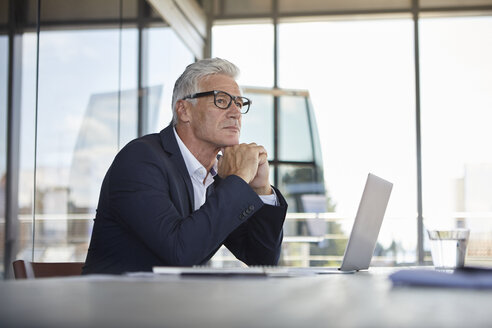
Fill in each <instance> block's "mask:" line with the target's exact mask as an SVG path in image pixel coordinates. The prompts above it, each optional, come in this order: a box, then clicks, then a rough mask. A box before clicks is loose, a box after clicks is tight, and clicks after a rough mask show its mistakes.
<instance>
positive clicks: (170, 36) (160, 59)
mask: <svg viewBox="0 0 492 328" xmlns="http://www.w3.org/2000/svg"><path fill="white" fill-rule="evenodd" d="M145 33H146V35H147V42H148V44H147V51H146V57H145V58H144V67H146V72H145V76H146V79H145V81H144V83H143V84H144V85H145V86H146V87H147V88H148V90H153V91H152V92H151V94H150V95H149V96H152V95H157V94H158V95H159V97H156V99H158V100H159V101H158V102H157V103H152V102H150V103H148V104H147V110H146V112H147V120H146V122H147V127H146V131H145V132H144V133H151V132H159V131H160V130H162V129H163V128H165V127H166V126H168V124H169V122H171V120H172V117H173V115H172V105H171V103H172V96H173V88H174V83H175V82H176V80H177V79H178V77H179V76H180V75H181V73H183V71H184V70H185V68H186V66H188V65H189V64H191V63H192V62H193V61H194V56H193V54H192V53H191V51H190V50H188V49H187V48H186V46H185V45H184V44H183V42H182V41H181V40H180V39H179V38H178V36H177V35H176V33H175V32H174V31H173V30H172V29H171V28H170V27H151V28H148V29H146V30H145Z"/></svg>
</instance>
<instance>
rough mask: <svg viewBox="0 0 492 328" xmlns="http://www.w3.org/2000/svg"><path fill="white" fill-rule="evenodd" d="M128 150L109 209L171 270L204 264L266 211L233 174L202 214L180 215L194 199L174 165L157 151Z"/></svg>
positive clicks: (112, 181)
mask: <svg viewBox="0 0 492 328" xmlns="http://www.w3.org/2000/svg"><path fill="white" fill-rule="evenodd" d="M127 147H128V148H127V149H124V150H122V151H121V152H120V153H119V154H118V156H117V158H116V159H115V161H114V162H113V165H112V168H111V172H110V173H109V176H108V177H107V178H108V179H109V186H110V188H109V197H108V198H109V209H110V211H111V212H112V213H114V214H115V215H112V217H113V220H117V221H118V222H119V223H120V224H121V225H122V226H124V227H125V228H126V230H127V232H128V233H131V234H134V236H135V238H137V239H139V240H140V241H141V243H143V244H145V245H146V246H147V248H148V249H149V250H151V251H152V252H153V253H154V254H155V255H156V256H157V257H158V258H160V259H161V261H162V262H163V264H165V265H179V266H189V265H196V264H199V263H202V262H203V261H204V260H206V259H207V258H208V257H209V256H210V254H211V253H213V252H214V251H215V250H216V249H217V248H218V247H219V246H220V245H221V244H222V243H223V241H224V240H226V238H227V237H228V236H229V234H230V233H231V232H233V231H234V230H235V229H236V228H238V227H239V226H240V225H241V224H243V223H244V222H246V221H248V219H249V218H250V217H253V216H254V215H255V214H256V213H257V212H259V211H261V209H262V207H264V206H263V202H262V201H261V199H260V198H259V197H258V196H257V195H256V193H255V192H254V191H253V190H252V189H251V188H250V187H249V185H248V184H247V183H246V182H244V181H243V180H242V179H241V178H239V177H237V176H234V175H233V176H229V177H227V178H226V179H224V180H223V181H222V182H221V184H220V186H219V187H218V188H216V190H215V192H214V193H213V195H212V196H211V197H209V198H208V199H207V201H206V203H205V204H204V205H203V206H202V207H201V208H200V209H199V210H197V211H195V212H192V213H188V214H186V213H185V214H183V213H180V211H178V208H180V207H182V204H183V203H185V202H188V201H189V198H188V196H187V191H186V187H185V184H184V183H183V177H182V176H180V175H179V174H177V170H176V169H175V167H174V166H173V165H172V163H171V161H169V159H167V158H166V157H165V156H163V155H162V154H161V153H162V151H160V152H158V151H156V150H155V149H152V148H151V147H145V146H144V147H142V146H141V145H135V144H130V145H128V146H127ZM257 233H260V231H259V230H257Z"/></svg>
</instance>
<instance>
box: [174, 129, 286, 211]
mask: <svg viewBox="0 0 492 328" xmlns="http://www.w3.org/2000/svg"><path fill="white" fill-rule="evenodd" d="M173 130H174V135H175V136H176V141H177V142H178V146H179V150H180V151H181V155H182V156H183V159H184V162H185V164H186V169H187V170H188V174H189V175H190V178H191V182H192V184H193V195H194V198H195V204H194V210H195V211H196V210H197V209H199V208H200V207H201V206H202V205H203V204H204V203H205V199H206V195H207V188H208V187H209V186H210V185H211V184H212V183H213V182H214V176H215V175H217V160H215V163H214V165H213V166H212V168H211V169H210V172H207V169H206V168H205V167H204V166H203V165H202V164H201V163H200V162H199V161H198V160H197V159H196V157H195V156H193V154H192V153H191V152H190V150H189V149H188V147H186V145H185V144H184V143H183V141H182V140H181V138H180V137H179V136H178V133H177V132H176V128H173ZM208 173H210V174H208ZM272 191H273V194H271V195H259V196H260V198H261V200H262V201H263V203H265V204H268V205H278V203H277V195H275V191H274V190H273V189H272Z"/></svg>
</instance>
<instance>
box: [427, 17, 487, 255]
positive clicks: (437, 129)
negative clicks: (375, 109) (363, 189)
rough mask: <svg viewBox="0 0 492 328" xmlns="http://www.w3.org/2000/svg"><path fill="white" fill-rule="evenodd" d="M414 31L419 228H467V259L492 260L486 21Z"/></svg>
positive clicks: (448, 21) (441, 22)
mask: <svg viewBox="0 0 492 328" xmlns="http://www.w3.org/2000/svg"><path fill="white" fill-rule="evenodd" d="M420 27H421V71H422V73H421V77H422V166H423V167H422V171H423V207H424V219H425V220H424V223H425V224H427V225H442V226H458V227H468V228H469V229H470V241H469V244H468V256H467V262H468V263H470V262H480V261H482V260H484V259H485V258H486V257H488V258H489V259H490V257H491V256H492V247H491V245H492V234H491V231H492V201H491V199H492V186H491V184H490V182H491V181H492V153H491V152H490V149H491V147H492V130H491V129H490V122H492V112H491V108H492V94H491V92H490V91H491V88H490V86H491V85H492V62H491V61H490V58H492V39H491V38H490V35H491V31H492V17H490V16H489V17H465V18H433V19H431V18H428V19H422V20H421V21H420ZM426 237H427V236H426Z"/></svg>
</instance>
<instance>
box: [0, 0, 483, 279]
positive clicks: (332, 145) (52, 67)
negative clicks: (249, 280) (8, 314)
mask: <svg viewBox="0 0 492 328" xmlns="http://www.w3.org/2000/svg"><path fill="white" fill-rule="evenodd" d="M491 36H492V1H490V0H470V1H457V0H420V1H418V0H396V1H386V0H367V1H358V0H344V1H341V0H331V1H330V0H326V1H322V0H304V1H293V0H202V1H198V0H175V1H172V0H104V1H96V0H85V1H76V0H0V275H1V276H3V277H5V278H9V277H11V263H12V261H13V260H15V259H25V260H30V261H40V262H63V261H84V260H85V256H86V254H87V246H88V242H89V239H90V234H91V229H92V224H93V218H94V216H95V211H96V206H97V200H98V196H99V189H100V186H101V182H102V179H103V177H104V174H105V172H106V170H107V168H108V167H109V165H110V164H111V162H112V160H113V158H114V156H115V154H116V153H117V152H118V150H119V149H121V148H122V147H123V146H124V145H125V144H126V143H127V142H128V141H130V140H132V139H133V138H136V137H138V136H141V135H144V134H147V133H154V132H159V131H160V130H161V129H163V128H164V127H166V126H167V125H168V124H169V122H170V120H171V117H172V114H171V96H172V88H173V86H174V82H175V80H176V79H177V77H178V76H179V74H181V73H182V71H183V70H184V68H185V67H186V66H187V65H188V64H190V63H192V62H194V61H195V60H197V59H201V58H206V57H221V58H225V59H228V60H230V61H232V62H233V63H235V64H236V65H237V66H239V68H240V69H241V75H240V77H239V80H238V83H239V84H240V85H241V87H242V89H243V93H244V94H245V95H246V96H247V97H249V98H251V99H252V101H253V105H252V108H251V110H250V112H248V113H247V114H246V115H245V116H244V117H243V129H242V135H241V141H242V142H252V141H255V142H257V143H260V144H263V145H264V146H265V147H266V148H267V150H268V151H269V160H270V164H271V175H270V176H271V180H272V184H275V185H276V186H278V187H279V189H280V190H281V191H282V193H283V194H284V195H285V196H286V198H287V200H288V202H289V213H288V216H287V220H286V222H285V226H284V234H285V237H284V243H283V248H282V255H281V260H280V264H282V265H287V266H307V265H310V266H326V265H337V264H339V263H340V261H341V258H342V256H343V252H344V250H345V245H346V243H347V238H348V235H349V234H350V231H351V227H352V224H353V220H354V218H355V213H356V211H357V206H358V203H359V201H360V197H361V195H362V190H363V187H364V183H365V179H366V176H367V174H368V173H369V172H371V173H374V174H376V175H379V176H381V177H382V178H385V179H387V180H389V181H391V182H393V183H394V188H393V193H392V195H391V198H390V203H389V205H388V209H387V211H386V216H385V220H384V222H383V225H382V229H381V232H380V235H379V239H378V244H377V246H376V249H375V253H374V257H373V262H372V265H375V266H400V265H422V264H430V263H431V258H430V253H429V246H428V239H427V235H426V232H425V227H426V226H447V227H467V228H469V229H470V230H471V234H470V241H469V246H468V255H467V260H466V261H467V263H468V264H474V265H490V264H492V152H491V151H490V149H491V148H492V129H490V122H492V61H491V60H490V58H492V37H491ZM211 265H213V266H218V267H220V266H236V265H240V264H239V262H238V261H237V260H235V259H234V257H233V256H232V255H231V254H230V253H229V252H228V251H227V250H226V249H221V250H220V251H219V252H218V253H217V255H216V256H215V257H214V258H213V259H212V261H211Z"/></svg>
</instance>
